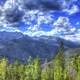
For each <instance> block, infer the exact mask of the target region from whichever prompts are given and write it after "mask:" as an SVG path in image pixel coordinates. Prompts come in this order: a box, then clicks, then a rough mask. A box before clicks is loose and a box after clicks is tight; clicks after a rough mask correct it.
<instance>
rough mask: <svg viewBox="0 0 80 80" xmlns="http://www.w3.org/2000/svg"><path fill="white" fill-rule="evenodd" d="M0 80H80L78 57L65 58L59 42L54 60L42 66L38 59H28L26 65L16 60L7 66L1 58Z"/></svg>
mask: <svg viewBox="0 0 80 80" xmlns="http://www.w3.org/2000/svg"><path fill="white" fill-rule="evenodd" d="M75 54H76V53H75ZM0 80H80V55H75V56H72V57H68V58H66V57H65V56H64V45H63V42H61V44H60V47H59V49H58V51H57V55H56V56H55V58H54V59H53V60H52V61H51V62H48V61H47V60H46V61H45V63H44V64H43V65H42V64H41V62H40V59H39V58H38V57H37V58H35V59H32V58H31V57H29V59H28V61H27V63H26V64H21V63H20V62H19V61H18V60H16V61H15V62H14V63H13V64H9V63H8V60H7V59H6V58H3V59H0Z"/></svg>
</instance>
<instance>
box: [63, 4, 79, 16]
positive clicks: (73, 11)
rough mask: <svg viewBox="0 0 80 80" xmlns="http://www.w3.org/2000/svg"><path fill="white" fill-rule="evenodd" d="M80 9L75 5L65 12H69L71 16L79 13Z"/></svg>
mask: <svg viewBox="0 0 80 80" xmlns="http://www.w3.org/2000/svg"><path fill="white" fill-rule="evenodd" d="M79 11H80V9H79V7H78V6H77V5H73V6H72V7H71V8H70V9H64V10H63V12H67V13H68V14H69V15H72V14H75V13H77V12H79Z"/></svg>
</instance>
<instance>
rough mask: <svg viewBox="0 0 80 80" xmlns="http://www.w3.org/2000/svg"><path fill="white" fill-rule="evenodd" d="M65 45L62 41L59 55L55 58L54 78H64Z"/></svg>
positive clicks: (55, 79)
mask: <svg viewBox="0 0 80 80" xmlns="http://www.w3.org/2000/svg"><path fill="white" fill-rule="evenodd" d="M64 61H65V59H64V45H63V42H62V41H61V42H60V47H59V49H58V52H57V55H56V57H55V59H54V60H53V64H54V80H64V69H65V64H64Z"/></svg>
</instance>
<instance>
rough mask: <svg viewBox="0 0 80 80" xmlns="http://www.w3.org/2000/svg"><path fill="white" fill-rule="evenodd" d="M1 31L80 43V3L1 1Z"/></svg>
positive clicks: (72, 0) (75, 0) (73, 0)
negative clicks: (56, 37)
mask: <svg viewBox="0 0 80 80" xmlns="http://www.w3.org/2000/svg"><path fill="white" fill-rule="evenodd" d="M0 31H7V32H21V33H23V34H24V35H29V36H38V37H39V36H42V35H45V36H58V37H61V38H64V39H66V40H71V41H76V42H80V0H35V1H34V0H0Z"/></svg>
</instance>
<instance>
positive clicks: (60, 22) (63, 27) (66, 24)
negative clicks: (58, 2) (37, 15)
mask: <svg viewBox="0 0 80 80" xmlns="http://www.w3.org/2000/svg"><path fill="white" fill-rule="evenodd" d="M53 28H55V30H56V31H58V32H63V33H72V32H74V31H75V30H76V29H75V27H73V26H72V25H71V23H70V21H69V18H68V17H62V16H60V17H59V18H58V19H57V21H55V22H54V23H53Z"/></svg>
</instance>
